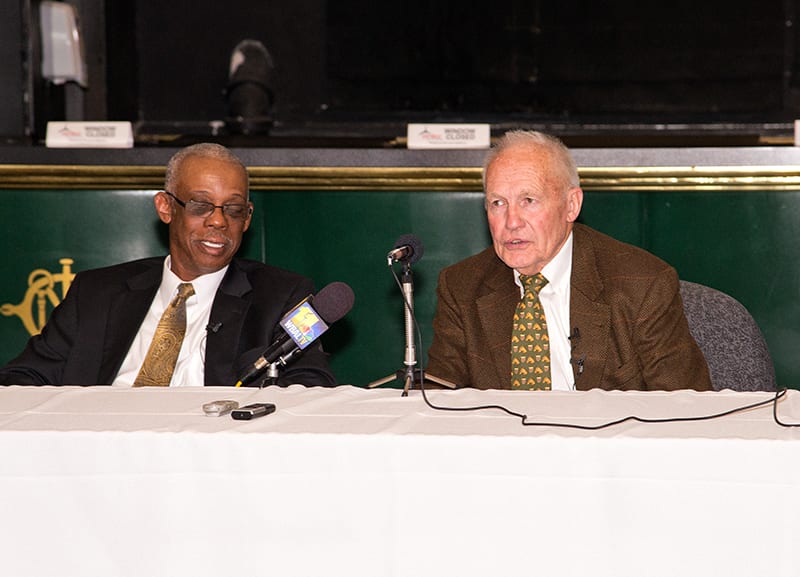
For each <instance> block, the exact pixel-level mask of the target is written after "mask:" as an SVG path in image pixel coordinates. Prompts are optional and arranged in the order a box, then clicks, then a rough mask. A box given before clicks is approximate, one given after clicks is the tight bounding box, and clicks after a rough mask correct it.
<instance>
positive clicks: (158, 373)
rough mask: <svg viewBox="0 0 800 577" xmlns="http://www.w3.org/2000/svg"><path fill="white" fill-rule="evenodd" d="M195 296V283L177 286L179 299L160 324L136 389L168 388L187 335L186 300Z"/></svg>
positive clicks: (171, 306)
mask: <svg viewBox="0 0 800 577" xmlns="http://www.w3.org/2000/svg"><path fill="white" fill-rule="evenodd" d="M193 294H194V287H193V286H192V283H188V282H187V283H182V284H181V285H179V286H178V296H176V297H175V298H174V299H172V302H171V303H169V306H168V307H167V309H166V310H165V311H164V314H163V315H161V320H159V321H158V326H157V327H156V332H155V334H154V335H153V341H152V342H151V343H150V348H149V349H148V351H147V356H146V357H145V358H144V362H143V363H142V368H141V369H140V370H139V374H138V376H137V377H136V381H134V383H133V386H134V387H168V386H169V382H170V380H171V379H172V373H173V371H175V363H176V362H178V353H179V352H180V351H181V344H183V336H184V335H185V334H186V299H188V298H189V297H190V296H192V295H193Z"/></svg>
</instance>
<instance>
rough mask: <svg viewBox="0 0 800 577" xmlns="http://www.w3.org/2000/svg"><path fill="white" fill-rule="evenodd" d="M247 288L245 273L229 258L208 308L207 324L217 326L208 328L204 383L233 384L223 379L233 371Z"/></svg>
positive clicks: (247, 302) (248, 302)
mask: <svg viewBox="0 0 800 577" xmlns="http://www.w3.org/2000/svg"><path fill="white" fill-rule="evenodd" d="M251 290H252V285H251V284H250V281H249V279H248V278H247V275H246V274H245V273H244V271H243V270H242V269H241V268H240V267H239V266H238V264H237V262H236V260H233V261H231V264H230V266H229V267H228V272H226V273H225V277H224V278H223V279H222V282H221V283H220V285H219V289H218V290H217V294H216V296H215V297H214V304H213V305H212V307H211V316H210V319H209V321H210V322H209V324H210V325H214V326H218V327H219V328H218V329H217V330H215V331H214V330H212V331H209V332H208V338H207V340H206V363H205V366H206V370H205V384H206V386H222V385H233V384H234V383H228V382H224V381H226V380H227V379H228V377H227V376H226V375H231V374H234V372H235V371H234V363H235V362H236V359H237V357H238V350H239V338H240V336H241V335H242V332H243V331H242V325H243V324H244V322H245V318H246V316H247V315H246V313H247V310H248V309H249V308H250V301H249V300H248V299H246V298H243V296H244V295H246V294H247V293H249V292H250V291H251Z"/></svg>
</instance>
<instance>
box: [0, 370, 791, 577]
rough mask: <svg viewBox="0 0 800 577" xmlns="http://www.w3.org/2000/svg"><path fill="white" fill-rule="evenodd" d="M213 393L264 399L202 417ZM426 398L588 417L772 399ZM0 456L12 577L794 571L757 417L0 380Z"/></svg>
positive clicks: (773, 468) (772, 465) (391, 393)
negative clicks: (256, 413) (264, 406)
mask: <svg viewBox="0 0 800 577" xmlns="http://www.w3.org/2000/svg"><path fill="white" fill-rule="evenodd" d="M226 398H230V399H235V400H237V401H238V402H239V403H240V404H242V405H243V404H246V403H250V402H256V401H265V402H273V403H275V404H276V405H277V407H278V409H277V411H276V412H275V413H274V414H272V415H269V416H267V417H264V418H261V419H257V420H255V421H250V422H244V421H233V420H232V419H231V418H230V417H229V416H226V417H219V418H213V417H206V416H204V415H203V412H202V410H201V406H202V404H203V403H205V402H208V401H211V400H217V399H226ZM429 398H430V399H431V400H432V401H433V402H434V403H435V404H438V405H447V406H469V405H477V404H503V405H505V406H507V407H509V408H511V409H513V410H515V411H518V412H521V413H524V414H526V415H527V416H528V419H529V420H535V421H546V422H554V421H559V422H572V423H579V424H598V423H601V422H605V421H610V420H613V419H617V418H620V417H624V416H627V415H633V414H635V415H638V416H640V417H648V418H664V417H687V416H692V415H703V414H712V413H715V412H718V411H723V410H728V409H731V408H734V407H736V406H740V405H745V404H748V403H753V402H756V401H760V400H767V399H769V398H771V395H769V394H767V393H733V392H718V393H697V392H692V391H682V392H677V393H633V392H628V393H622V392H612V393H607V392H601V391H590V392H585V393H580V392H579V393H556V392H551V393H535V392H511V391H476V390H460V391H433V392H430V393H429ZM778 411H779V414H780V417H781V418H782V419H783V420H785V421H789V422H800V392H794V391H790V392H789V394H788V395H787V396H786V397H785V398H783V399H782V400H781V401H780V402H779V404H778ZM0 455H1V456H2V465H0V467H1V468H0V516H1V517H0V519H1V520H0V571H1V572H2V575H8V576H10V577H12V576H13V577H22V576H27V575H37V576H44V575H47V576H64V575H80V576H93V575H97V576H104V577H106V576H115V575H120V576H128V575H130V576H134V575H135V576H160V575H164V576H167V575H170V576H176V575H191V576H204V575H209V576H211V575H221V574H222V575H244V574H246V573H247V572H251V573H253V574H256V575H261V574H270V575H279V576H281V577H284V576H309V577H312V576H320V577H321V576H335V575H347V576H370V577H371V576H409V577H412V576H413V577H418V576H427V575H431V576H433V575H436V576H441V575H461V576H471V575H476V576H477V575H506V574H511V573H512V572H515V573H516V572H523V573H524V574H528V575H557V576H576V577H577V576H581V577H584V576H589V575H591V576H605V575H607V576H613V577H623V576H628V575H630V576H634V575H635V576H637V577H640V576H643V575H644V576H648V577H650V576H670V577H672V576H674V575H702V576H704V577H707V576H716V575H725V576H737V575H748V576H752V575H759V576H761V575H769V576H786V577H797V576H798V575H800V523H799V522H800V430H797V429H788V428H783V427H780V426H778V425H777V424H775V423H774V422H773V418H772V407H771V406H766V407H763V408H758V409H752V410H749V411H746V412H744V413H739V414H735V415H731V416H728V417H724V418H721V419H716V420H711V421H703V422H682V423H660V424H643V423H637V422H626V423H623V424H621V425H617V426H615V427H612V428H608V429H603V430H600V431H595V432H587V431H577V430H569V429H560V428H554V427H523V426H522V425H521V424H520V420H519V419H517V418H514V417H510V416H507V415H505V414H504V413H502V412H501V411H499V410H496V409H495V410H488V411H482V412H478V413H472V412H441V411H435V410H433V409H431V408H429V407H428V406H426V405H425V403H424V402H423V399H422V397H421V395H420V393H419V392H418V391H412V392H411V394H410V396H409V397H405V398H404V397H401V396H400V394H399V391H397V390H364V389H359V388H354V387H338V388H336V389H333V390H331V389H321V388H317V389H307V388H304V387H300V386H292V387H289V388H287V389H278V388H267V389H264V390H257V389H231V388H186V389H165V390H162V389H135V390H132V389H118V388H113V389H112V388H110V387H91V388H78V387H0Z"/></svg>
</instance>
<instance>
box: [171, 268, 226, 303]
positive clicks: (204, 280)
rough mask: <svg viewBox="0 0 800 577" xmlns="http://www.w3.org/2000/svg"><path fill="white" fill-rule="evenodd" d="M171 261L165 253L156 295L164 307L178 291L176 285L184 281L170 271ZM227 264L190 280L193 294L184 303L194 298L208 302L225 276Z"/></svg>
mask: <svg viewBox="0 0 800 577" xmlns="http://www.w3.org/2000/svg"><path fill="white" fill-rule="evenodd" d="M171 263H172V258H171V256H170V255H167V258H165V259H164V271H163V274H162V275H161V286H160V287H159V289H158V296H159V298H160V299H161V300H162V302H163V303H164V306H165V307H166V305H167V304H169V303H170V301H171V300H172V299H173V297H174V296H175V294H176V293H177V292H178V285H180V284H182V283H184V282H186V281H183V280H181V279H180V278H179V277H178V276H177V275H176V274H175V273H174V272H172V269H171V268H170V265H171ZM228 266H229V265H228ZM228 266H224V267H223V268H221V269H219V270H218V271H216V272H212V273H209V274H204V275H201V276H199V277H197V278H196V279H194V280H193V281H191V283H192V287H194V295H193V296H191V297H189V298H188V299H187V300H186V303H187V304H189V303H191V302H192V301H193V300H195V299H196V302H209V301H210V300H211V299H213V298H214V295H215V294H216V292H217V289H218V288H219V285H220V283H221V282H222V277H224V276H225V273H226V272H227V270H228Z"/></svg>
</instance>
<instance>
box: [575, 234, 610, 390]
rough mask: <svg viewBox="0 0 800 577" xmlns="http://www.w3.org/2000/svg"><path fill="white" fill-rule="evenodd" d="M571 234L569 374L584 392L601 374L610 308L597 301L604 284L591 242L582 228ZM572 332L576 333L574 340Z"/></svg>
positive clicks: (595, 384) (607, 342)
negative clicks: (570, 372) (577, 334)
mask: <svg viewBox="0 0 800 577" xmlns="http://www.w3.org/2000/svg"><path fill="white" fill-rule="evenodd" d="M573 231H574V232H573V246H572V279H571V283H570V284H571V289H570V324H571V326H572V330H573V337H572V339H571V343H572V347H573V349H572V355H571V358H572V359H573V363H572V372H573V375H574V376H575V385H576V388H578V389H582V390H586V389H591V388H594V387H598V386H599V385H600V380H601V378H602V376H603V374H604V368H605V364H606V360H607V358H608V346H609V339H610V337H611V307H609V306H608V305H607V304H606V303H604V302H601V301H600V300H599V299H600V294H601V293H602V291H603V282H602V280H601V279H600V276H599V275H598V273H597V265H596V262H595V255H594V247H593V246H592V244H591V240H590V239H589V237H588V236H587V235H586V232H585V231H584V230H583V229H582V227H581V225H578V224H576V225H575V228H574V229H573ZM575 330H577V331H578V333H579V336H578V337H577V338H575V335H574V331H575ZM578 361H580V362H578Z"/></svg>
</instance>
